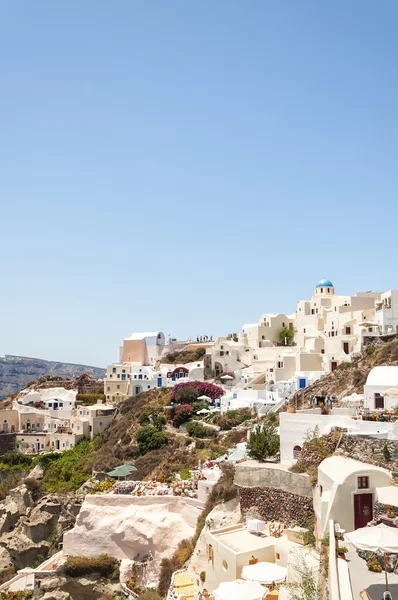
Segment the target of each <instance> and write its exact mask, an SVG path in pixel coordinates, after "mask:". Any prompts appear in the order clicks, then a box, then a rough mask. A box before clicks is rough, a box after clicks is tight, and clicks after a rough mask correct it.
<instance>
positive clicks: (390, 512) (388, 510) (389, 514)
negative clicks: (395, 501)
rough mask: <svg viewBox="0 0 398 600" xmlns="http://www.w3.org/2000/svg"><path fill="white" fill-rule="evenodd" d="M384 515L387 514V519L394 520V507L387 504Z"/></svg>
mask: <svg viewBox="0 0 398 600" xmlns="http://www.w3.org/2000/svg"><path fill="white" fill-rule="evenodd" d="M386 513H387V517H388V518H389V519H394V517H395V511H394V507H393V506H391V504H387V506H386Z"/></svg>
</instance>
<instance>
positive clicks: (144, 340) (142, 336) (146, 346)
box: [120, 331, 165, 366]
mask: <svg viewBox="0 0 398 600" xmlns="http://www.w3.org/2000/svg"><path fill="white" fill-rule="evenodd" d="M164 347H165V337H164V333H162V332H161V331H152V332H145V333H133V334H132V335H131V336H130V337H129V338H126V339H125V340H123V346H122V347H121V348H120V362H122V363H140V364H142V365H152V366H154V365H155V363H156V361H157V360H159V358H160V355H161V354H162V352H163V350H164Z"/></svg>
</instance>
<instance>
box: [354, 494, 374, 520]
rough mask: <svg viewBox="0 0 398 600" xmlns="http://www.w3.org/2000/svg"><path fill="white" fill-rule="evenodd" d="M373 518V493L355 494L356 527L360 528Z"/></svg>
mask: <svg viewBox="0 0 398 600" xmlns="http://www.w3.org/2000/svg"><path fill="white" fill-rule="evenodd" d="M372 519H373V496H372V494H355V496H354V527H355V529H360V528H361V527H366V525H367V524H368V523H369V521H371V520H372Z"/></svg>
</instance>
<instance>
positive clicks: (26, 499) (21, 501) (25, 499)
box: [7, 484, 33, 515]
mask: <svg viewBox="0 0 398 600" xmlns="http://www.w3.org/2000/svg"><path fill="white" fill-rule="evenodd" d="M7 498H10V499H11V501H13V502H15V504H16V505H17V507H18V510H19V513H20V514H21V515H26V511H27V509H28V508H30V507H31V506H32V504H33V500H32V496H31V494H30V492H29V490H28V488H27V487H26V485H25V484H22V485H19V486H18V487H16V488H14V489H12V490H10V491H9V493H8V496H7Z"/></svg>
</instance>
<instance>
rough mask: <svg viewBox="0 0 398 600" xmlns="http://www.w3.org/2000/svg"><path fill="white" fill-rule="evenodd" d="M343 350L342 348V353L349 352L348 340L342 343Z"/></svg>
mask: <svg viewBox="0 0 398 600" xmlns="http://www.w3.org/2000/svg"><path fill="white" fill-rule="evenodd" d="M343 350H344V354H349V353H350V350H349V345H348V342H344V344H343Z"/></svg>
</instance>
